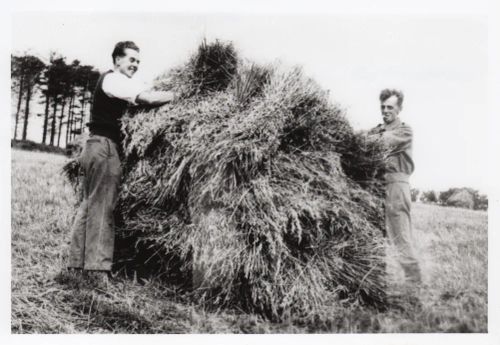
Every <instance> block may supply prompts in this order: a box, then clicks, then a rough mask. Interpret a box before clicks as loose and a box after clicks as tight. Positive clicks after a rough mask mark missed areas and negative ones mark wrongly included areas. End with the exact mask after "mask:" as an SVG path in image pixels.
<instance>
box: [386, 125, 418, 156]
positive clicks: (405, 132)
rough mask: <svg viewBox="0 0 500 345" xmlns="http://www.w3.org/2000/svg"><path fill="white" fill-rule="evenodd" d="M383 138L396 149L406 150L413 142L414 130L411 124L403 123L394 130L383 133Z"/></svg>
mask: <svg viewBox="0 0 500 345" xmlns="http://www.w3.org/2000/svg"><path fill="white" fill-rule="evenodd" d="M382 139H383V140H384V142H385V143H386V145H388V146H389V147H390V148H391V149H393V150H395V151H400V150H405V149H406V148H407V147H408V145H410V144H411V141H412V139H413V131H412V129H411V127H410V126H408V125H402V126H400V127H398V128H395V129H393V130H389V131H385V132H383V133H382Z"/></svg>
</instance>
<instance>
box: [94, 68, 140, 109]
mask: <svg viewBox="0 0 500 345" xmlns="http://www.w3.org/2000/svg"><path fill="white" fill-rule="evenodd" d="M144 89H145V86H143V85H140V84H139V83H138V82H137V81H136V80H135V79H133V78H129V77H127V76H126V75H124V74H123V73H120V72H116V71H114V72H111V73H108V74H107V75H106V76H105V77H104V80H103V82H102V90H103V91H104V93H105V94H106V95H107V96H108V97H112V98H119V99H122V100H124V101H127V102H128V103H130V104H132V105H136V99H137V96H138V95H139V94H140V93H141V92H142V91H144Z"/></svg>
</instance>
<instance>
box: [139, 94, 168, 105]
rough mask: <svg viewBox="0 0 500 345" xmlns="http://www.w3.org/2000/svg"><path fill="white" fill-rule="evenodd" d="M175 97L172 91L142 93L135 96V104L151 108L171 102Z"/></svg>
mask: <svg viewBox="0 0 500 345" xmlns="http://www.w3.org/2000/svg"><path fill="white" fill-rule="evenodd" d="M176 97H177V94H175V93H174V92H172V91H143V92H141V93H140V94H138V95H137V97H136V99H135V102H136V103H137V104H145V105H152V106H161V105H164V104H167V103H170V102H172V101H173V100H175V99H176Z"/></svg>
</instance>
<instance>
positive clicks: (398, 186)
mask: <svg viewBox="0 0 500 345" xmlns="http://www.w3.org/2000/svg"><path fill="white" fill-rule="evenodd" d="M410 211H411V195H410V185H409V183H408V175H406V174H401V173H393V174H387V175H386V197H385V224H386V230H387V236H388V237H389V240H390V241H391V242H392V244H393V245H394V247H395V249H396V255H397V258H396V259H397V261H398V262H399V263H400V265H401V266H402V268H403V270H404V272H405V277H406V279H408V280H409V281H411V282H415V283H419V282H421V273H420V266H419V263H418V260H417V259H416V256H415V251H414V248H413V234H412V227H411V214H410Z"/></svg>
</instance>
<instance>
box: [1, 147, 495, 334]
mask: <svg viewBox="0 0 500 345" xmlns="http://www.w3.org/2000/svg"><path fill="white" fill-rule="evenodd" d="M64 162H65V157H64V156H61V155H55V154H49V153H37V152H29V151H19V150H13V151H12V172H11V173H12V199H11V203H12V206H11V207H12V245H11V249H12V254H11V255H12V311H11V316H12V332H13V333H74V332H78V333H82V332H85V333H87V332H88V333H111V332H117V333H127V332H129V333H308V332H322V333H337V332H342V333H344V332H367V333H369V332H487V285H488V284H487V272H488V270H487V258H488V252H487V244H488V241H487V230H488V217H487V213H486V212H484V211H470V210H464V209H455V208H445V207H440V206H433V205H423V204H414V207H413V226H414V236H415V237H416V239H417V241H418V248H417V249H418V253H419V256H420V258H421V261H422V267H423V274H424V281H425V285H424V286H423V288H422V290H421V291H420V293H419V296H420V301H421V303H410V302H408V303H400V304H399V306H400V307H398V308H395V307H394V308H393V307H391V308H389V309H388V310H386V311H383V312H381V311H377V310H373V309H367V308H363V307H361V306H353V305H349V306H337V307H336V308H325V312H324V314H322V315H317V316H316V317H315V318H314V319H299V318H297V319H293V320H289V321H288V322H286V323H279V324H278V323H271V322H269V321H267V320H264V319H262V318H261V317H259V316H256V315H247V314H244V313H242V312H240V311H237V310H233V311H216V310H210V309H208V308H205V307H203V306H199V305H196V304H194V303H192V302H191V300H190V296H189V295H187V294H180V293H177V292H176V291H175V288H174V287H166V286H165V285H162V284H160V283H159V282H158V281H156V280H155V279H150V280H141V281H139V282H138V281H137V280H136V279H134V277H122V276H120V277H116V278H115V279H114V280H113V283H112V284H111V285H110V286H109V287H108V288H107V289H103V288H102V287H100V286H99V285H96V284H93V282H92V281H87V280H83V279H81V278H80V277H77V276H75V275H72V274H69V273H67V272H66V271H65V269H64V267H65V261H66V259H67V250H68V246H69V239H70V227H71V222H72V218H73V214H74V210H75V209H74V205H75V197H74V193H73V191H72V189H71V187H70V186H69V185H68V183H66V181H65V180H64V179H63V177H62V176H61V174H60V170H61V167H62V165H63V164H64ZM388 269H389V272H390V275H391V277H392V278H393V279H394V280H395V281H397V279H398V277H400V275H401V272H400V270H399V269H398V267H397V265H395V263H394V262H391V261H389V262H388ZM391 294H393V295H394V298H398V296H401V295H403V296H404V294H405V292H404V291H400V290H399V286H398V285H397V284H392V285H391Z"/></svg>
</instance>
